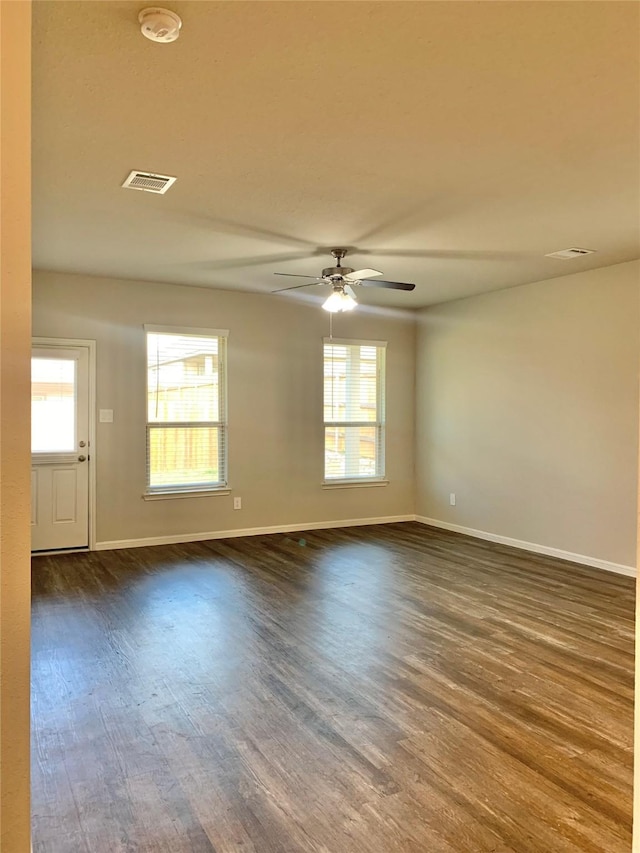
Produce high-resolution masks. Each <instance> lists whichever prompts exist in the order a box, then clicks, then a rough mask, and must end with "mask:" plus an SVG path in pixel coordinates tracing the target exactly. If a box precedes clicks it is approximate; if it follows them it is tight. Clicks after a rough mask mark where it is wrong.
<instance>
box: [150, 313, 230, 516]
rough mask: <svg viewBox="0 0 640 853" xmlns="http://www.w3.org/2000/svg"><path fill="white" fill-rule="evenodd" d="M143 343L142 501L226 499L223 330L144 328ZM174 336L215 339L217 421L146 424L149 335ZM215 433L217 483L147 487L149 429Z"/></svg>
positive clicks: (227, 455) (226, 333)
mask: <svg viewBox="0 0 640 853" xmlns="http://www.w3.org/2000/svg"><path fill="white" fill-rule="evenodd" d="M143 328H144V342H145V400H144V403H145V480H146V482H145V490H144V493H143V498H144V499H145V500H162V499H167V498H181V497H198V496H200V497H203V496H204V497H206V496H207V495H221V494H222V495H225V494H226V495H228V494H230V491H231V490H230V488H229V484H228V457H229V425H228V412H227V340H228V337H229V331H228V330H227V329H203V328H196V327H192V326H156V325H150V324H146V323H145V325H144V327H143ZM150 334H156V335H175V336H176V337H188V336H192V337H200V338H217V339H218V414H219V420H217V421H150V420H149V364H148V352H149V335H150ZM214 427H215V428H217V429H218V459H219V460H220V463H219V464H220V477H219V479H218V480H217V481H215V482H213V481H211V482H208V483H196V484H193V485H191V484H189V483H180V484H173V485H167V486H152V485H151V484H150V472H151V466H150V454H151V443H150V436H151V429H152V428H153V429H158V428H159V429H176V428H179V429H202V428H214Z"/></svg>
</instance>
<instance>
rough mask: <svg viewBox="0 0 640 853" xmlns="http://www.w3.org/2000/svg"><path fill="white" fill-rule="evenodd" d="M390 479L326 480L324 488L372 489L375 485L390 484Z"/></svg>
mask: <svg viewBox="0 0 640 853" xmlns="http://www.w3.org/2000/svg"><path fill="white" fill-rule="evenodd" d="M388 485H389V481H388V480H325V481H324V482H323V483H322V488H323V489H370V488H373V487H375V486H388Z"/></svg>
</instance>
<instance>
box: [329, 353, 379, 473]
mask: <svg viewBox="0 0 640 853" xmlns="http://www.w3.org/2000/svg"><path fill="white" fill-rule="evenodd" d="M327 346H345V347H363V346H366V347H375V349H376V351H377V352H376V419H375V420H373V421H349V420H345V421H326V420H325V417H324V408H325V399H324V394H325V367H326V355H325V348H326V347H327ZM386 355H387V341H371V340H360V339H356V338H332V337H328V338H323V339H322V421H323V478H322V488H323V489H343V488H358V487H367V486H386V485H388V483H389V481H388V479H387V478H386V427H387V424H386V420H387V418H386V367H387V365H386ZM345 402H346V400H345ZM330 426H334V427H338V428H340V427H349V426H351V427H374V428H375V430H376V448H377V452H376V460H375V461H376V466H375V467H376V472H375V474H374V475H372V476H358V477H354V476H348V477H327V469H326V452H327V440H326V435H327V427H330Z"/></svg>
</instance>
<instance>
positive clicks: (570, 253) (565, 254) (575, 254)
mask: <svg viewBox="0 0 640 853" xmlns="http://www.w3.org/2000/svg"><path fill="white" fill-rule="evenodd" d="M594 252H595V249H578V248H576V247H575V246H573V247H572V248H571V249H560V251H559V252H549V254H548V255H545V258H560V260H561V261H569V260H571V258H581V257H582V256H583V255H593V254H594Z"/></svg>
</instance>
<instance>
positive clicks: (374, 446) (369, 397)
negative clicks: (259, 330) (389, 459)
mask: <svg viewBox="0 0 640 853" xmlns="http://www.w3.org/2000/svg"><path fill="white" fill-rule="evenodd" d="M385 350H386V343H384V342H382V341H341V340H336V339H335V338H332V339H329V338H325V341H324V478H325V481H326V482H335V481H341V480H342V481H354V482H360V481H366V480H381V479H382V478H383V477H384V473H385V470H384V419H385V415H384V361H385Z"/></svg>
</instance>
